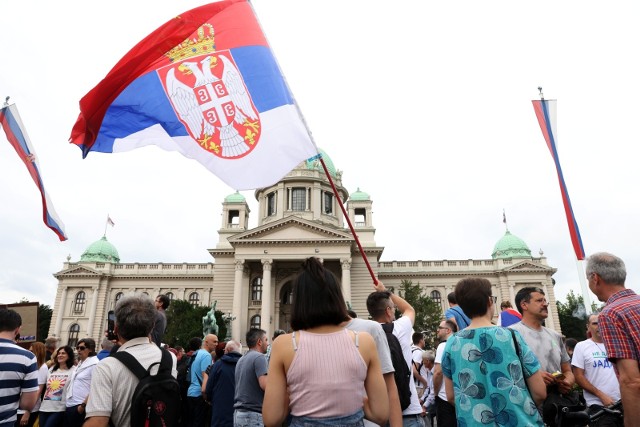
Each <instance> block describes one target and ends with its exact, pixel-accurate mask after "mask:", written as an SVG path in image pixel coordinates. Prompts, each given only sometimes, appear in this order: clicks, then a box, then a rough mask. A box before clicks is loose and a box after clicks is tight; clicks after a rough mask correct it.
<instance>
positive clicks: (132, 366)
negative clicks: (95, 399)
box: [113, 349, 173, 380]
mask: <svg viewBox="0 0 640 427" xmlns="http://www.w3.org/2000/svg"><path fill="white" fill-rule="evenodd" d="M113 357H115V358H116V359H118V360H119V361H120V363H122V364H123V365H124V366H126V367H127V369H129V370H130V371H131V372H132V373H133V374H134V375H135V376H136V377H138V379H139V380H141V379H143V378H144V377H146V376H147V375H150V371H151V368H152V367H154V366H155V365H160V367H159V368H158V374H160V373H164V374H169V375H171V368H172V366H173V361H172V360H171V354H170V353H169V352H168V351H167V350H164V349H163V350H162V357H161V358H160V362H155V363H152V364H151V365H150V366H149V368H148V369H144V368H143V367H142V365H141V364H140V362H138V360H137V359H136V358H135V357H134V356H133V355H132V354H131V353H129V352H126V351H119V352H117V353H115V354H113Z"/></svg>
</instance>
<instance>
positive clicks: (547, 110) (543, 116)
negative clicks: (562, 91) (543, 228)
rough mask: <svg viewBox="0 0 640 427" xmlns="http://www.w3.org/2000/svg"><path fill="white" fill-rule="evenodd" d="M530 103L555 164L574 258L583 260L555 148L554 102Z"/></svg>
mask: <svg viewBox="0 0 640 427" xmlns="http://www.w3.org/2000/svg"><path fill="white" fill-rule="evenodd" d="M541 93H542V92H541ZM532 102H533V109H534V110H535V112H536V117H537V118H538V123H540V129H542V135H543V136H544V139H545V141H547V147H549V151H550V152H551V156H552V157H553V161H554V162H555V164H556V171H557V172H558V182H559V183H560V192H561V193H562V203H563V204H564V211H565V214H566V216H567V224H568V225H569V234H570V235H571V243H572V245H573V250H574V251H575V253H576V258H577V259H578V260H584V248H583V247H582V238H581V237H580V230H579V229H578V223H577V222H576V218H575V216H574V215H573V208H572V207H571V200H570V199H569V191H568V190H567V185H566V184H565V182H564V176H563V175H562V168H561V167H560V158H559V157H558V150H557V148H556V135H557V132H556V100H555V99H554V100H546V99H544V98H543V99H541V100H540V101H536V100H534V101H532Z"/></svg>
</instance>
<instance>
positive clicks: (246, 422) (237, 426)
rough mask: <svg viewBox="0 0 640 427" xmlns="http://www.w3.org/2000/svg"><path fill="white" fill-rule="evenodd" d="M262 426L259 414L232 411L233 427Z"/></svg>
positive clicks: (237, 410)
mask: <svg viewBox="0 0 640 427" xmlns="http://www.w3.org/2000/svg"><path fill="white" fill-rule="evenodd" d="M263 425H264V423H263V422H262V414H261V413H260V412H251V411H243V410H241V409H236V410H235V411H233V427H258V426H263Z"/></svg>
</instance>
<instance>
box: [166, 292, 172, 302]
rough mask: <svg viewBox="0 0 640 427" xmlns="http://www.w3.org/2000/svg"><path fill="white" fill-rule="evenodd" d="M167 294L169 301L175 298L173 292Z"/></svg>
mask: <svg viewBox="0 0 640 427" xmlns="http://www.w3.org/2000/svg"><path fill="white" fill-rule="evenodd" d="M165 296H166V297H167V298H169V301H173V298H174V297H173V292H167V293H166V294H165Z"/></svg>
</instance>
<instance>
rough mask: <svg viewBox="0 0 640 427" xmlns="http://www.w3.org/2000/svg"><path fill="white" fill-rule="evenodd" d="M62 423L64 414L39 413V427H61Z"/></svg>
mask: <svg viewBox="0 0 640 427" xmlns="http://www.w3.org/2000/svg"><path fill="white" fill-rule="evenodd" d="M63 421H64V412H42V411H40V426H41V427H61V426H62V424H63Z"/></svg>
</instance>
